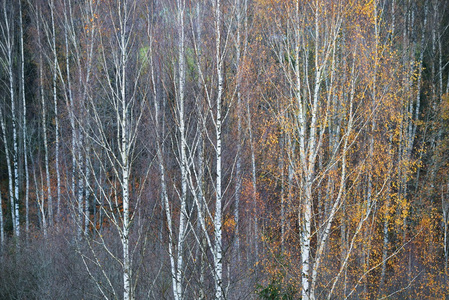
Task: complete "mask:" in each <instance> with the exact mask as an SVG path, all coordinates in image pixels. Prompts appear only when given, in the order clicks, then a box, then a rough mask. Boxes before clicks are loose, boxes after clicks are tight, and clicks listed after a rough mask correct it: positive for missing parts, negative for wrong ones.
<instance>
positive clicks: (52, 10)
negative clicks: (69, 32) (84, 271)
mask: <svg viewBox="0 0 449 300" xmlns="http://www.w3.org/2000/svg"><path fill="white" fill-rule="evenodd" d="M55 9H56V7H55V2H54V0H52V1H51V4H50V13H51V27H52V50H53V70H52V71H53V81H52V87H53V105H54V111H55V169H56V199H57V213H56V215H57V219H59V218H60V213H61V174H60V170H59V148H60V146H59V114H58V96H57V92H56V85H57V75H58V68H59V66H58V53H57V50H56V27H55V16H54V13H55ZM52 222H53V215H52V216H51V220H50V223H52Z"/></svg>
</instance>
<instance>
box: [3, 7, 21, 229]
mask: <svg viewBox="0 0 449 300" xmlns="http://www.w3.org/2000/svg"><path fill="white" fill-rule="evenodd" d="M6 2H7V1H4V2H3V13H4V14H3V16H4V23H3V24H2V28H1V29H2V32H3V33H5V34H6V35H5V36H4V37H3V39H4V40H3V43H2V44H1V45H0V49H1V50H2V52H3V54H4V55H5V56H6V57H5V61H6V68H7V70H6V72H7V73H8V87H9V97H10V99H9V100H10V106H11V123H12V147H13V149H12V150H13V151H12V164H13V165H12V173H11V177H10V183H11V184H10V189H11V192H10V197H11V215H12V216H13V217H12V222H13V231H14V235H15V236H16V237H19V236H20V222H19V165H18V155H19V145H18V138H17V115H16V99H15V98H16V97H15V91H14V71H13V66H14V57H13V47H14V27H13V26H14V24H13V21H12V16H9V15H8V13H7V11H8V10H7V8H6ZM4 134H5V132H4ZM4 139H5V140H6V136H4ZM6 156H7V157H8V156H9V153H8V152H6ZM8 159H9V158H8Z"/></svg>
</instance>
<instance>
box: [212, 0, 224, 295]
mask: <svg viewBox="0 0 449 300" xmlns="http://www.w3.org/2000/svg"><path fill="white" fill-rule="evenodd" d="M214 5H215V7H214V8H215V12H214V14H215V20H214V23H215V48H216V64H217V66H216V67H217V76H218V90H217V100H216V119H215V134H216V148H215V151H216V152H215V159H216V176H217V178H216V184H215V197H216V198H215V216H214V240H215V242H214V243H215V245H214V249H213V257H214V269H215V270H214V278H215V299H217V300H221V299H224V294H223V293H224V289H223V261H222V259H223V253H222V251H223V249H222V225H223V224H222V207H221V205H222V198H223V195H222V189H221V184H222V166H221V159H222V157H221V155H222V136H221V133H222V122H223V120H222V117H223V116H222V112H221V104H222V103H221V102H222V101H223V99H222V97H223V53H222V47H221V30H222V28H221V22H222V11H221V0H216V1H215V2H214Z"/></svg>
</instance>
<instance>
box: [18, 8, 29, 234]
mask: <svg viewBox="0 0 449 300" xmlns="http://www.w3.org/2000/svg"><path fill="white" fill-rule="evenodd" d="M19 21H20V24H19V26H20V71H21V72H20V87H21V92H22V112H23V114H22V139H23V160H24V172H25V231H26V232H27V235H28V232H29V230H30V219H29V194H30V192H29V191H30V177H29V170H28V149H27V148H28V147H27V145H28V142H27V139H28V137H27V119H26V118H27V117H26V115H27V107H26V97H25V94H26V93H25V67H24V65H25V55H24V50H23V20H22V1H19Z"/></svg>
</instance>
